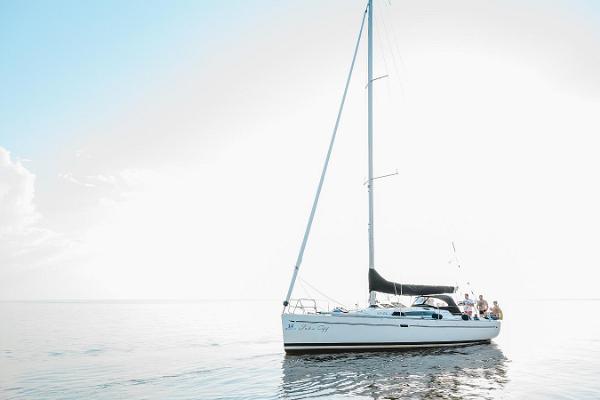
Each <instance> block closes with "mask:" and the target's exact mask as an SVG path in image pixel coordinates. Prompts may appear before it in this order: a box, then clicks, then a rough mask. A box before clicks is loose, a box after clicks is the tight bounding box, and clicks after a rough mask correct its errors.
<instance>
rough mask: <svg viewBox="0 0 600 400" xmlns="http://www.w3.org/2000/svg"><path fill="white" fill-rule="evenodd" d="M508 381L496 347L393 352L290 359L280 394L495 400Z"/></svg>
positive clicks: (307, 396)
mask: <svg viewBox="0 0 600 400" xmlns="http://www.w3.org/2000/svg"><path fill="white" fill-rule="evenodd" d="M507 381H508V378H507V359H506V357H505V356H504V354H503V353H502V351H501V350H500V349H499V348H498V347H497V346H496V345H495V344H493V343H492V344H485V345H478V346H469V347H461V348H454V349H428V350H414V351H406V352H390V353H343V354H321V355H289V356H288V355H286V356H285V358H284V361H283V382H282V386H281V395H282V396H283V397H284V398H290V399H303V398H314V397H321V396H340V397H341V396H344V395H353V396H365V397H367V398H373V399H384V398H385V399H397V398H411V399H491V398H494V397H496V396H497V395H499V394H500V392H499V391H500V390H501V389H502V388H503V387H504V385H505V384H506V382H507Z"/></svg>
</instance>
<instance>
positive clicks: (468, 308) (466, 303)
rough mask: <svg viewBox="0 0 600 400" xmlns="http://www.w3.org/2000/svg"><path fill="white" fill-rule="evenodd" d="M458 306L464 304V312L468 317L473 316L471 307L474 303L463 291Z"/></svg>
mask: <svg viewBox="0 0 600 400" xmlns="http://www.w3.org/2000/svg"><path fill="white" fill-rule="evenodd" d="M458 305H459V306H464V313H465V314H466V315H468V316H469V318H470V317H472V316H473V308H474V306H475V303H474V302H473V300H471V299H470V298H469V294H468V293H465V299H464V300H461V301H460V302H459V303H458Z"/></svg>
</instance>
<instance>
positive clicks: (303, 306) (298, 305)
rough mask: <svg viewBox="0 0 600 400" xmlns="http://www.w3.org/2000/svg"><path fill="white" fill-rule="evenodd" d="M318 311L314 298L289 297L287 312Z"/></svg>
mask: <svg viewBox="0 0 600 400" xmlns="http://www.w3.org/2000/svg"><path fill="white" fill-rule="evenodd" d="M327 309H329V305H327ZM318 312H319V305H318V304H317V300H316V299H308V298H302V299H291V301H290V305H289V306H288V313H290V314H317V313H318Z"/></svg>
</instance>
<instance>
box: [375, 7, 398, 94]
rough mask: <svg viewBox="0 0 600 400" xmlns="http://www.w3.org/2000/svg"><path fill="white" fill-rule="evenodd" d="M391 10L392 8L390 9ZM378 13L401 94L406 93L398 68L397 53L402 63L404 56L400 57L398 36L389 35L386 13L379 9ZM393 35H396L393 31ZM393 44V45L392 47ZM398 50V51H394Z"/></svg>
mask: <svg viewBox="0 0 600 400" xmlns="http://www.w3.org/2000/svg"><path fill="white" fill-rule="evenodd" d="M389 6H391V3H390V4H389ZM390 9H391V8H390ZM375 12H376V13H379V15H380V16H381V18H380V19H381V25H383V32H384V35H385V39H386V42H387V44H388V47H389V49H390V54H391V56H392V57H391V58H392V65H393V67H394V70H395V72H396V75H397V76H398V84H399V86H400V90H401V93H404V85H402V81H401V77H402V74H401V73H400V68H398V62H397V61H396V53H398V58H399V59H400V61H402V56H401V55H400V49H399V46H398V42H397V40H396V35H395V34H394V35H393V36H392V35H390V34H389V31H388V28H387V25H388V24H387V23H386V22H385V13H384V12H383V11H381V10H380V9H379V8H377V10H375ZM393 27H394V24H392V28H393ZM392 33H394V32H393V31H392ZM392 42H393V45H392ZM394 50H396V51H394Z"/></svg>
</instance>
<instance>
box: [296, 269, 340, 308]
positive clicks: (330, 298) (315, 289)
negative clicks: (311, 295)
mask: <svg viewBox="0 0 600 400" xmlns="http://www.w3.org/2000/svg"><path fill="white" fill-rule="evenodd" d="M298 279H300V281H301V282H303V283H305V284H306V285H308V286H310V287H311V288H312V289H313V290H314V291H315V292H317V293H319V294H320V295H321V296H323V297H325V298H326V299H327V300H329V301H331V302H333V303H335V304H339V305H340V306H342V307H344V308H346V309H347V308H348V307H346V306H345V305H344V303H341V302H339V301H337V300H336V299H334V298H332V297H329V296H327V295H326V294H325V293H323V292H321V291H320V290H319V289H317V288H316V287H314V286H313V285H311V284H310V283H308V282H307V281H306V280H304V279H302V277H299V278H298Z"/></svg>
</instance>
